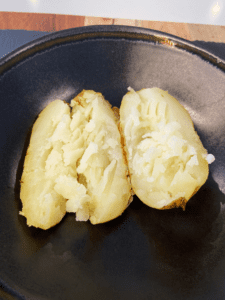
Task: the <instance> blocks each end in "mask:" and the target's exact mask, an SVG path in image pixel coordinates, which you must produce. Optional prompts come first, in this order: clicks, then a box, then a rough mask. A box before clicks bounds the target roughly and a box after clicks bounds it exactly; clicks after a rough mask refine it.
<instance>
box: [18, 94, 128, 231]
mask: <svg viewBox="0 0 225 300" xmlns="http://www.w3.org/2000/svg"><path fill="white" fill-rule="evenodd" d="M71 107H72V111H71V109H70V107H69V105H68V104H66V103H64V102H63V101H61V100H55V101H53V102H52V103H50V104H49V105H48V106H47V107H46V108H45V109H44V110H43V111H42V112H41V114H40V115H39V118H38V119H37V121H36V122H35V124H34V127H33V130H32V135H31V140H30V145H29V148H28V151H27V155H26V158H25V163H24V171H23V174H22V179H21V194H20V196H21V200H22V204H23V209H22V212H21V214H22V215H23V216H25V217H26V218H27V224H28V225H29V226H35V227H39V228H42V229H48V228H50V227H52V226H54V225H55V224H57V223H59V222H60V221H61V219H62V218H63V216H64V215H65V214H66V212H73V213H76V219H77V220H80V221H87V220H88V219H90V221H91V223H92V224H98V223H103V222H107V221H109V220H112V219H114V218H116V217H118V216H119V215H120V214H121V213H122V212H123V211H124V210H125V208H126V207H127V206H128V204H129V202H130V201H131V186H130V182H129V179H128V177H127V173H128V171H127V166H126V164H125V158H124V154H123V149H122V146H121V141H120V140H121V137H120V133H119V130H118V127H117V119H116V117H115V115H114V113H113V111H112V109H111V105H110V104H109V103H108V102H107V101H106V100H105V99H104V98H103V96H102V94H100V93H95V92H94V91H85V90H84V91H83V92H81V93H80V94H79V95H78V96H77V97H75V98H74V99H73V100H72V101H71Z"/></svg>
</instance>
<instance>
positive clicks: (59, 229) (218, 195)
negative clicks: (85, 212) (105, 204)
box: [0, 26, 225, 300]
mask: <svg viewBox="0 0 225 300" xmlns="http://www.w3.org/2000/svg"><path fill="white" fill-rule="evenodd" d="M224 72H225V63H224V61H222V60H219V59H218V58H217V57H215V56H213V55H212V54H210V53H209V52H205V51H204V50H203V49H201V48H199V47H196V46H194V44H192V43H190V42H187V41H185V40H183V39H180V38H177V37H175V36H171V35H168V34H164V33H162V32H157V31H153V30H147V29H142V28H135V27H125V26H90V27H81V28H77V29H70V30H65V31H61V32H57V33H53V34H49V35H47V36H45V37H43V38H40V39H38V40H35V41H34V42H31V43H29V44H27V45H25V46H24V47H22V48H19V49H17V50H16V51H14V52H12V53H11V54H9V55H7V56H6V57H5V58H3V59H1V60H0V99H1V101H0V104H1V109H0V115H1V117H0V121H1V125H0V128H1V138H0V153H1V156H0V170H1V172H0V187H1V191H0V196H1V198H0V201H1V202H0V243H1V244H0V245H1V246H0V285H2V287H3V289H4V290H5V291H6V292H7V293H8V294H11V295H13V296H14V297H15V298H16V299H38V300H39V299H51V300H52V299H54V300H57V299H85V300H86V299H90V300H94V299H101V300H103V299H107V300H111V299H132V300H133V299H137V300H142V299H143V300H144V299H173V300H174V299H179V300H180V299H192V300H193V299H204V300H205V299H224V298H225V284H224V282H225V247H224V245H225V227H224V222H225V214H224V203H225V195H224V193H225V179H224V172H225V159H224V157H225V149H224V143H225V73H224ZM128 86H131V87H132V88H134V89H135V90H139V89H142V88H146V87H154V86H157V87H159V88H162V89H164V90H168V91H169V93H170V94H172V95H173V96H175V97H176V98H177V99H178V100H179V101H180V102H181V103H182V104H183V105H184V106H185V107H186V108H187V109H188V111H189V112H190V114H191V117H192V119H193V121H194V124H195V128H196V130H197V132H198V134H199V135H200V138H201V139H202V142H203V144H204V146H205V147H206V148H207V149H208V151H209V153H213V154H214V155H215V157H216V161H215V162H214V163H213V164H212V165H211V166H210V175H209V179H208V180H207V182H206V184H205V185H204V186H203V187H202V188H201V189H200V191H199V192H198V193H197V194H196V195H195V196H194V197H193V198H192V199H191V200H190V201H189V203H188V204H187V208H186V211H185V212H183V211H182V210H180V209H173V210H170V211H158V210H155V209H151V208H149V207H147V206H145V205H144V204H142V203H141V202H140V201H139V200H138V198H134V201H133V203H132V204H131V205H130V207H129V208H128V209H127V210H126V211H125V212H124V213H123V215H122V216H121V217H119V218H117V219H116V220H113V221H111V222H108V223H106V224H100V225H91V224H90V223H89V222H85V223H80V222H76V221H75V216H74V214H67V216H66V217H65V218H64V219H63V221H62V222H61V223H60V224H58V225H57V226H55V227H54V228H52V229H49V230H47V231H43V230H40V229H36V228H32V227H31V228H29V227H27V226H26V220H25V218H23V217H22V216H19V214H18V212H19V210H20V209H21V202H20V199H19V188H20V183H19V180H20V177H21V173H22V166H23V162H24V156H25V151H26V148H27V146H28V142H29V137H30V132H31V127H32V125H33V122H34V121H35V118H36V117H37V115H38V114H39V113H40V111H41V110H42V109H43V108H44V107H45V106H46V105H47V104H48V103H49V102H50V101H52V100H53V99H55V98H61V99H64V100H66V101H69V100H70V99H71V98H72V97H74V96H75V95H76V94H77V93H79V92H80V91H81V90H82V89H93V90H95V91H97V92H101V93H103V95H104V96H105V98H106V99H107V100H109V101H110V102H111V104H112V105H116V106H119V105H120V102H121V99H122V97H123V95H124V94H125V93H126V92H127V87H128Z"/></svg>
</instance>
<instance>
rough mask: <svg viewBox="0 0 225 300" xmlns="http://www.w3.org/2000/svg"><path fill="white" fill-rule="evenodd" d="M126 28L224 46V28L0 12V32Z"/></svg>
mask: <svg viewBox="0 0 225 300" xmlns="http://www.w3.org/2000/svg"><path fill="white" fill-rule="evenodd" d="M113 24H114V25H127V26H138V27H144V28H151V29H154V30H159V31H163V32H167V33H170V34H174V35H177V36H179V37H181V38H184V39H187V40H190V41H194V40H200V41H206V42H219V43H225V26H217V25H201V24H190V23H175V22H160V21H145V20H129V19H112V18H101V17H85V16H73V15H56V14H40V13H22V12H21V13H18V12H0V29H25V30H36V31H48V32H53V31H58V30H63V29H68V28H74V27H80V26H89V25H113Z"/></svg>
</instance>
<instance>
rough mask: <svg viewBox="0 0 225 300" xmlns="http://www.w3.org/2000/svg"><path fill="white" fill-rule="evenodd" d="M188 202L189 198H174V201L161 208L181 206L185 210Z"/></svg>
mask: <svg viewBox="0 0 225 300" xmlns="http://www.w3.org/2000/svg"><path fill="white" fill-rule="evenodd" d="M187 202H188V200H187V199H185V198H183V197H180V198H178V199H177V200H174V201H173V202H171V203H170V204H169V205H166V206H163V207H162V208H161V210H165V209H172V208H179V207H181V208H182V209H183V210H185V207H186V204H187Z"/></svg>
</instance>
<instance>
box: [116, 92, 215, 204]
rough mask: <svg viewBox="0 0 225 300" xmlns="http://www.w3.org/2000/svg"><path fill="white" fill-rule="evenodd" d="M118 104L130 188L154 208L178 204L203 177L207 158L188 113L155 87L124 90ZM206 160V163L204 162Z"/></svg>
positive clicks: (184, 199)
mask: <svg viewBox="0 0 225 300" xmlns="http://www.w3.org/2000/svg"><path fill="white" fill-rule="evenodd" d="M129 90H130V91H129V92H128V93H127V94H126V95H125V96H124V97H123V100H122V104H121V107H120V127H121V132H122V135H123V136H124V140H125V150H126V154H127V160H128V166H129V173H130V176H131V183H132V188H133V190H134V192H135V193H136V194H137V196H138V197H139V198H140V200H142V201H143V202H144V203H145V204H147V205H148V206H150V207H153V208H157V209H167V208H173V207H179V206H181V207H183V209H184V208H185V205H186V203H187V201H188V200H189V199H190V198H191V197H192V195H193V194H195V193H196V192H197V190H198V189H199V188H200V187H201V186H202V185H203V184H204V183H205V181H206V180H207V177H208V172H209V170H208V161H209V162H212V161H213V159H214V158H213V156H212V157H211V156H210V155H208V156H207V151H206V149H205V148H204V147H203V145H202V143H201V141H200V138H199V136H198V135H197V133H196V131H195V130H194V126H193V123H192V120H191V117H190V115H189V113H188V112H187V111H186V109H185V108H184V107H183V106H182V105H181V104H180V103H179V102H178V100H176V99H175V98H174V97H172V96H171V95H169V94H168V93H167V92H166V91H163V90H161V89H159V88H151V89H142V90H140V91H138V92H135V91H134V90H133V89H131V88H129ZM207 160H208V161H207Z"/></svg>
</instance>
